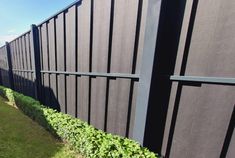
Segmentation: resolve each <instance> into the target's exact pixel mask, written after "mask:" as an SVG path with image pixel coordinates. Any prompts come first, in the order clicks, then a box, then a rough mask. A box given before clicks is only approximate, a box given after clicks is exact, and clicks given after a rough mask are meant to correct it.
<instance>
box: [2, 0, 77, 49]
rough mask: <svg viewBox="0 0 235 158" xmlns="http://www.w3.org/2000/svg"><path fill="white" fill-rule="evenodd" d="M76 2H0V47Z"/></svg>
mask: <svg viewBox="0 0 235 158" xmlns="http://www.w3.org/2000/svg"><path fill="white" fill-rule="evenodd" d="M74 1H76V0H0V46H2V45H4V43H5V41H11V40H13V39H14V38H15V37H17V36H19V35H20V34H22V33H24V32H26V31H28V30H29V29H30V25H31V24H39V23H40V22H42V21H43V20H45V19H46V18H48V17H50V16H51V15H53V14H55V13H56V12H57V11H59V10H61V9H63V8H65V7H66V6H68V5H69V4H71V3H73V2H74Z"/></svg>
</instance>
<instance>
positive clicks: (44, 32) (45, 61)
mask: <svg viewBox="0 0 235 158" xmlns="http://www.w3.org/2000/svg"><path fill="white" fill-rule="evenodd" d="M40 28H41V31H40V33H41V47H42V52H41V56H42V69H41V70H50V69H49V55H48V54H49V50H48V45H47V43H48V24H47V23H44V24H42V25H41V26H40ZM42 80H43V81H42V83H43V92H44V93H43V98H44V100H43V103H44V104H46V105H48V106H52V105H51V102H50V98H51V96H50V76H49V74H47V73H43V74H42Z"/></svg>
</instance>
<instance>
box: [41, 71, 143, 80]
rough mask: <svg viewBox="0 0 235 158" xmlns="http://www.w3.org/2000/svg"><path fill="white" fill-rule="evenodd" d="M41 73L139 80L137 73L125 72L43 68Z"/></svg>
mask: <svg viewBox="0 0 235 158" xmlns="http://www.w3.org/2000/svg"><path fill="white" fill-rule="evenodd" d="M41 73H49V74H65V75H77V76H91V77H111V78H127V79H136V80H139V75H137V74H125V73H100V72H69V71H45V70H44V71H41Z"/></svg>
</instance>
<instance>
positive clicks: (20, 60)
mask: <svg viewBox="0 0 235 158" xmlns="http://www.w3.org/2000/svg"><path fill="white" fill-rule="evenodd" d="M9 45H10V52H11V61H12V70H13V82H14V89H15V90H17V91H19V92H21V93H23V94H26V95H29V96H32V97H34V96H35V93H34V80H33V70H32V62H31V51H30V32H26V33H24V34H23V35H21V36H20V37H18V38H16V39H15V40H13V41H12V42H10V43H9Z"/></svg>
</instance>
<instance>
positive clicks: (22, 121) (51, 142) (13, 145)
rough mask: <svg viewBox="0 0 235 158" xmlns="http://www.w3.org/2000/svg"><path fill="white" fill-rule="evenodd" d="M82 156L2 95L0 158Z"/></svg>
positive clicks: (0, 105)
mask: <svg viewBox="0 0 235 158" xmlns="http://www.w3.org/2000/svg"><path fill="white" fill-rule="evenodd" d="M16 157H17V158H82V156H80V155H79V154H77V153H75V152H74V151H73V150H71V149H70V148H69V147H68V145H66V144H64V143H62V142H61V141H60V140H58V139H56V138H55V137H53V136H52V135H51V134H50V133H49V132H48V131H46V130H45V129H44V128H43V127H41V126H40V125H38V124H37V123H36V122H34V121H32V120H31V119H30V118H28V117H27V116H25V115H24V114H23V113H22V112H21V111H19V110H18V109H16V108H14V107H12V106H11V105H9V104H8V103H7V102H6V100H5V99H3V98H2V97H0V158H16Z"/></svg>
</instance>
